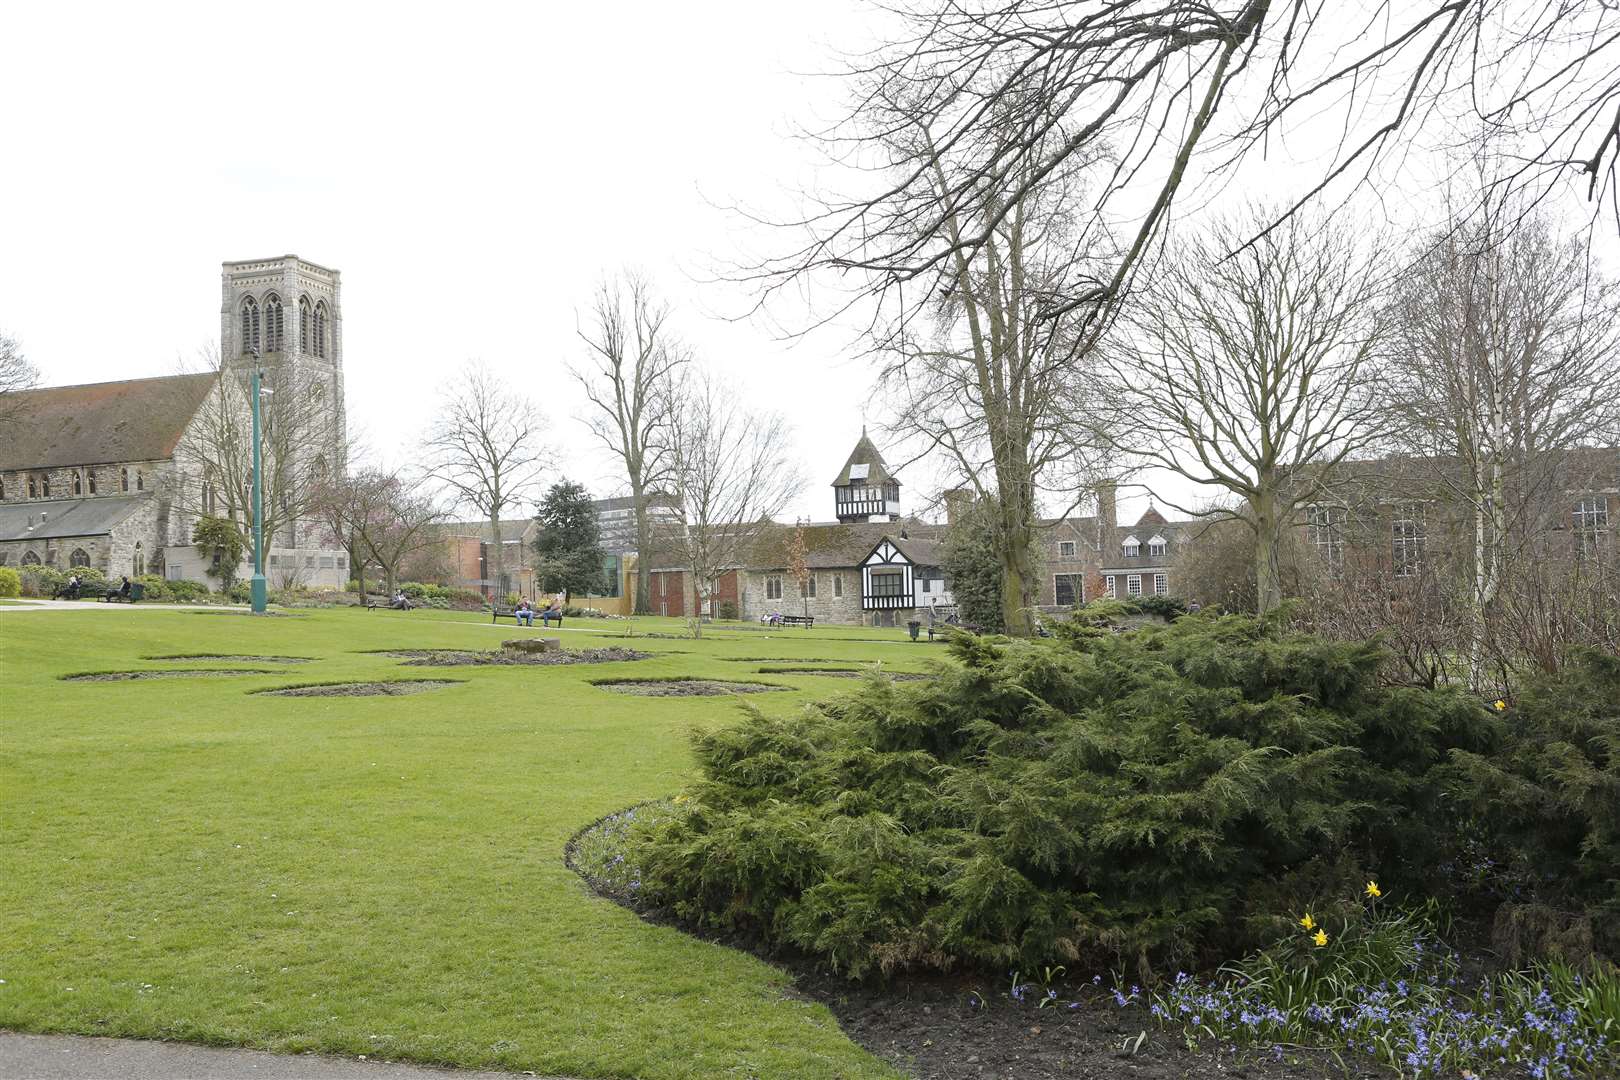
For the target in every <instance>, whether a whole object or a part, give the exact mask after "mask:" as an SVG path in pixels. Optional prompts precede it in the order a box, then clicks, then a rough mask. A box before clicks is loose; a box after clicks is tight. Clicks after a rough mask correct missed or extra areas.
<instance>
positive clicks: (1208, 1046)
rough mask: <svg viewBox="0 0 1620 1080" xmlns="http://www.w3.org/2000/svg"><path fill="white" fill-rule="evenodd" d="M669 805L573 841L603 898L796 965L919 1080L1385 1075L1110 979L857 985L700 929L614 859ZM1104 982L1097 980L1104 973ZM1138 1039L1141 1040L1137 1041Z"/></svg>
mask: <svg viewBox="0 0 1620 1080" xmlns="http://www.w3.org/2000/svg"><path fill="white" fill-rule="evenodd" d="M658 813H659V805H658V804H656V803H653V804H643V805H642V806H637V807H631V808H629V809H627V810H621V811H619V812H618V813H615V814H610V815H608V816H607V817H605V818H603V819H601V820H600V821H598V822H596V823H594V824H592V825H590V826H587V827H586V828H585V829H583V830H581V832H580V833H578V834H577V835H575V836H574V838H573V839H572V840H570V841H569V842H568V845H567V846H566V847H565V849H564V861H565V862H566V863H567V864H568V866H569V867H570V868H571V869H572V870H573V871H574V872H575V873H577V874H579V875H580V877H582V878H583V879H584V880H585V883H586V884H587V885H588V886H589V887H590V888H591V889H592V890H593V891H594V892H596V893H597V894H598V895H600V896H602V897H604V898H606V899H608V900H611V901H613V902H614V903H617V904H620V905H621V906H623V907H626V908H628V909H629V910H631V911H633V912H634V913H635V914H636V915H638V916H639V917H640V918H642V919H644V920H646V921H647V922H649V923H653V924H656V925H660V926H674V927H677V928H679V929H681V930H683V931H685V932H686V933H689V934H692V935H693V936H695V937H698V938H701V939H703V940H705V941H712V942H715V943H718V944H722V945H726V946H729V947H731V948H737V949H743V950H745V951H747V952H751V953H753V954H754V955H756V956H758V957H760V958H761V959H762V960H765V961H767V962H768V963H771V964H775V965H777V966H779V967H782V968H784V969H786V970H787V972H788V973H789V974H790V975H791V976H792V977H793V989H792V990H791V991H789V992H790V993H792V994H794V995H797V996H799V997H802V998H804V999H806V1000H809V1001H815V1002H819V1003H820V1004H822V1005H825V1006H826V1007H827V1008H828V1009H829V1010H830V1011H831V1012H832V1014H833V1015H834V1016H835V1017H836V1018H837V1020H838V1024H839V1026H840V1027H841V1028H842V1029H843V1030H844V1033H845V1034H846V1035H848V1036H849V1037H850V1038H851V1039H853V1040H854V1041H855V1042H857V1043H859V1044H860V1045H861V1046H863V1047H865V1048H866V1049H867V1050H869V1051H871V1052H872V1053H873V1054H875V1055H877V1056H878V1057H880V1058H882V1059H884V1060H885V1061H888V1062H890V1063H892V1064H893V1065H894V1066H895V1067H897V1068H899V1069H900V1070H901V1071H903V1072H905V1073H907V1074H908V1075H910V1076H913V1077H916V1078H917V1080H989V1078H992V1077H995V1078H1009V1080H1010V1078H1014V1077H1016V1078H1017V1080H1074V1078H1076V1077H1086V1078H1095V1080H1305V1078H1313V1080H1315V1078H1326V1077H1337V1078H1344V1080H1362V1078H1371V1077H1387V1076H1389V1075H1390V1074H1389V1073H1388V1072H1384V1071H1380V1070H1378V1069H1376V1068H1371V1067H1369V1066H1368V1065H1367V1064H1366V1063H1364V1062H1360V1061H1354V1060H1351V1061H1347V1062H1346V1066H1347V1067H1341V1066H1339V1065H1338V1064H1337V1063H1336V1062H1335V1061H1334V1060H1333V1059H1332V1058H1331V1057H1330V1056H1329V1055H1327V1054H1323V1053H1318V1052H1313V1051H1301V1050H1296V1049H1287V1050H1285V1051H1284V1052H1283V1053H1282V1055H1281V1057H1280V1058H1279V1057H1278V1056H1277V1054H1276V1052H1275V1051H1268V1050H1255V1049H1253V1048H1249V1049H1245V1050H1241V1051H1240V1050H1238V1049H1236V1048H1234V1047H1232V1046H1229V1045H1223V1044H1221V1043H1220V1042H1219V1041H1218V1040H1214V1039H1210V1040H1204V1041H1202V1042H1200V1043H1199V1044H1198V1045H1197V1046H1196V1047H1190V1046H1188V1045H1187V1042H1186V1040H1185V1039H1183V1038H1182V1036H1181V1034H1180V1033H1179V1032H1178V1031H1175V1030H1169V1029H1165V1028H1162V1027H1160V1026H1159V1025H1158V1023H1157V1022H1156V1021H1155V1020H1154V1018H1153V1017H1152V1016H1151V1015H1150V1013H1149V1012H1148V1010H1147V1008H1145V1007H1143V1006H1142V1005H1140V1004H1138V1003H1135V1002H1128V1003H1126V1004H1124V1005H1121V1004H1119V1003H1118V1002H1117V1001H1116V1000H1115V998H1114V996H1113V995H1112V993H1111V990H1110V989H1108V988H1105V987H1104V986H1103V985H1102V982H1105V981H1106V982H1111V979H1107V978H1106V977H1105V978H1103V979H1100V980H1098V981H1097V982H1093V981H1092V980H1091V979H1085V978H1081V979H1072V980H1071V979H1065V980H1064V986H1063V994H1062V995H1061V1000H1059V1001H1054V1002H1053V1003H1051V1004H1050V1005H1048V1006H1047V1007H1044V1008H1043V1007H1041V1005H1040V999H1041V997H1042V996H1043V995H1041V994H1040V993H1038V992H1035V991H1034V989H1033V988H1032V987H1031V986H1030V985H1029V984H1028V980H1029V979H1030V978H1031V977H1032V975H1035V974H1038V973H1029V972H1025V973H1021V975H1020V979H1021V980H1023V982H1022V983H1021V985H1022V990H1021V991H1018V992H1016V993H1015V992H1014V987H1015V980H1014V978H1013V973H1012V972H1007V973H1006V974H1005V975H1004V976H1002V977H999V978H997V977H994V976H991V975H987V974H951V975H928V976H922V977H906V976H901V977H896V978H894V979H892V980H890V981H888V982H879V981H872V982H851V981H850V980H849V979H847V978H845V977H844V976H842V975H837V974H832V973H829V972H828V971H827V970H826V969H825V968H824V967H823V966H822V965H821V964H819V963H817V961H816V960H815V958H813V957H809V956H806V955H804V954H803V953H799V952H796V951H794V950H791V949H774V950H773V949H771V948H769V947H768V946H766V945H765V944H763V943H762V942H760V941H759V940H757V939H752V938H748V937H746V936H744V935H740V934H736V933H732V932H722V931H717V930H714V929H712V928H707V927H699V926H695V925H693V924H691V923H687V922H683V921H681V920H679V919H677V918H675V917H674V916H673V915H672V914H671V913H670V912H668V911H665V910H662V909H659V908H656V907H652V906H650V905H648V904H646V903H644V902H641V900H640V898H639V896H638V893H639V892H640V890H641V879H640V872H639V870H638V869H637V868H635V867H634V866H631V865H627V864H626V863H625V861H624V860H623V858H622V857H616V855H615V853H616V852H617V851H618V850H619V838H620V837H622V835H623V831H624V829H625V828H626V826H627V825H628V824H629V823H630V822H632V821H634V820H635V819H636V817H637V816H638V815H644V814H652V815H655V816H656V815H657V814H658ZM1094 978H1095V977H1094ZM1139 1040H1140V1041H1139Z"/></svg>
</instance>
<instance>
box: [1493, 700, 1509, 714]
mask: <svg viewBox="0 0 1620 1080" xmlns="http://www.w3.org/2000/svg"><path fill="white" fill-rule="evenodd" d="M1505 708H1507V702H1505V701H1503V700H1502V699H1501V698H1497V699H1496V711H1497V712H1501V711H1502V710H1503V709H1505Z"/></svg>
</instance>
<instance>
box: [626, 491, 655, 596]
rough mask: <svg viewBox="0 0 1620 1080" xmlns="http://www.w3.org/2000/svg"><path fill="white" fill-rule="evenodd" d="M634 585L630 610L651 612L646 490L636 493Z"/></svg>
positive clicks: (650, 546)
mask: <svg viewBox="0 0 1620 1080" xmlns="http://www.w3.org/2000/svg"><path fill="white" fill-rule="evenodd" d="M635 510H636V586H635V596H634V597H633V598H632V603H633V604H634V606H633V607H632V608H631V610H632V611H633V612H634V613H635V614H637V615H651V614H652V515H651V514H650V513H649V512H648V508H647V495H646V492H644V491H642V492H638V493H637V494H636V507H635Z"/></svg>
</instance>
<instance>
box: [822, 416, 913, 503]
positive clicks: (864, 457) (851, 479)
mask: <svg viewBox="0 0 1620 1080" xmlns="http://www.w3.org/2000/svg"><path fill="white" fill-rule="evenodd" d="M832 486H833V503H834V506H835V507H836V508H837V513H838V520H839V521H842V522H845V523H849V522H856V521H899V520H900V480H899V478H898V477H896V476H895V475H894V474H893V473H891V472H889V466H888V465H887V464H885V463H884V461H883V455H882V454H880V453H878V449H877V447H876V446H874V445H873V444H872V440H871V439H869V438H867V437H866V429H865V428H864V427H863V428H861V437H860V439H859V440H858V441H857V442H856V443H855V449H854V450H852V451H850V455H849V460H848V461H846V462H844V469H843V471H842V472H840V473H839V474H838V476H837V478H836V479H834V480H833V484H832Z"/></svg>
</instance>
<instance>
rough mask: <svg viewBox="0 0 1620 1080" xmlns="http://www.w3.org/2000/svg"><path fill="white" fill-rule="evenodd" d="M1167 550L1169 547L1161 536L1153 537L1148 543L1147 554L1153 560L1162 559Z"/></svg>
mask: <svg viewBox="0 0 1620 1080" xmlns="http://www.w3.org/2000/svg"><path fill="white" fill-rule="evenodd" d="M1168 550H1170V545H1169V543H1168V542H1167V541H1166V540H1165V538H1164V537H1162V536H1155V537H1154V538H1153V539H1151V540H1149V541H1148V554H1149V555H1151V556H1153V557H1154V558H1155V559H1162V558H1163V557H1164V554H1165V552H1167V551H1168Z"/></svg>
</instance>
